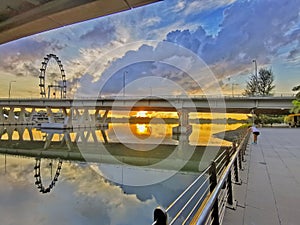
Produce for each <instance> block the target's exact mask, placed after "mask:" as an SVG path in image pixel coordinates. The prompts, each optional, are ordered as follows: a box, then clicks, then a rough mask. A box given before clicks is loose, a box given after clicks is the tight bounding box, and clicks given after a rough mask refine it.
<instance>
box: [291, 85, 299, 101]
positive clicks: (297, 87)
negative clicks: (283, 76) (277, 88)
mask: <svg viewBox="0 0 300 225" xmlns="http://www.w3.org/2000/svg"><path fill="white" fill-rule="evenodd" d="M292 91H298V93H297V94H296V98H297V99H298V100H300V85H298V86H296V87H293V89H292Z"/></svg>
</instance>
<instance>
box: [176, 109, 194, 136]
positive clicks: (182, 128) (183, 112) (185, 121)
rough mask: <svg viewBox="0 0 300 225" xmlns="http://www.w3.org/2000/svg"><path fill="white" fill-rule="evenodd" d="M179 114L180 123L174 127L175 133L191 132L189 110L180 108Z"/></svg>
mask: <svg viewBox="0 0 300 225" xmlns="http://www.w3.org/2000/svg"><path fill="white" fill-rule="evenodd" d="M177 114H178V117H179V125H178V126H177V127H173V129H172V132H173V134H191V133H192V126H191V125H189V111H188V110H187V109H179V110H178V111H177Z"/></svg>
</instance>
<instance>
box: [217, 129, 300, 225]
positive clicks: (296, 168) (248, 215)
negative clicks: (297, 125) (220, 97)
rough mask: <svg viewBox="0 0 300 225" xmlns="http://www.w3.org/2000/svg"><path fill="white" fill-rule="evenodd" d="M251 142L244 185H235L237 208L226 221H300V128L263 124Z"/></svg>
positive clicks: (239, 224) (281, 224) (286, 224)
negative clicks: (255, 139) (253, 141)
mask: <svg viewBox="0 0 300 225" xmlns="http://www.w3.org/2000/svg"><path fill="white" fill-rule="evenodd" d="M261 132H262V134H261V136H259V140H258V144H257V145H255V144H250V146H249V148H248V150H247V156H246V160H247V162H246V164H244V168H245V169H244V171H242V177H241V178H242V182H243V184H242V185H234V191H235V192H234V193H235V199H236V200H237V201H238V202H237V205H238V206H237V209H236V210H231V209H226V213H225V218H224V222H223V224H224V225H229V224H230V225H246V224H247V225H249V224H264V225H268V224H270V225H271V224H272V225H293V224H299V221H300V208H299V202H300V185H299V184H300V148H299V146H300V145H299V143H300V141H299V137H300V129H289V128H263V129H261Z"/></svg>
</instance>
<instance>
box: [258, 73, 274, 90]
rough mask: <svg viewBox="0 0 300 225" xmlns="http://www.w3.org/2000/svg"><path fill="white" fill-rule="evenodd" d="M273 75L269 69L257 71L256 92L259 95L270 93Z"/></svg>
mask: <svg viewBox="0 0 300 225" xmlns="http://www.w3.org/2000/svg"><path fill="white" fill-rule="evenodd" d="M273 82H274V76H273V72H272V70H271V69H269V70H268V69H264V68H262V69H260V70H259V73H258V88H257V90H258V94H259V95H261V96H269V95H272V93H271V91H272V90H273V89H274V88H275V85H274V84H273Z"/></svg>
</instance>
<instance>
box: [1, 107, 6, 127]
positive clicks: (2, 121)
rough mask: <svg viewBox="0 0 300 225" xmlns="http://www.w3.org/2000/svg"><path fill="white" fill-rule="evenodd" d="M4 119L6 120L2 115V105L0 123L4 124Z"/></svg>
mask: <svg viewBox="0 0 300 225" xmlns="http://www.w3.org/2000/svg"><path fill="white" fill-rule="evenodd" d="M5 121H6V119H5V117H4V111H3V107H0V123H1V124H4V122H5Z"/></svg>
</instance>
